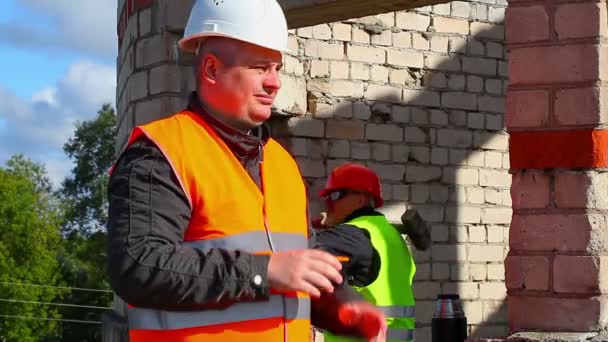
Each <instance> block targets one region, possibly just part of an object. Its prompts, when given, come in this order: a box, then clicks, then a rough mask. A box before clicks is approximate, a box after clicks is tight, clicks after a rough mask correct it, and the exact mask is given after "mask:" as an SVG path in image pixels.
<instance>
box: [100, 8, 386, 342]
mask: <svg viewBox="0 0 608 342" xmlns="http://www.w3.org/2000/svg"><path fill="white" fill-rule="evenodd" d="M179 46H180V48H181V49H182V50H184V51H188V52H192V53H195V54H196V62H195V63H196V64H195V71H196V81H197V89H196V91H195V92H193V94H192V95H191V97H190V103H189V105H188V108H187V109H185V110H184V111H182V112H179V113H176V114H173V115H171V116H169V117H167V118H164V119H160V120H157V121H154V122H151V123H149V124H145V125H142V126H139V127H136V128H135V129H134V130H133V131H132V133H131V136H130V138H129V141H128V144H127V147H126V148H125V150H124V151H123V152H122V154H121V156H120V158H119V159H118V161H117V163H116V165H115V166H114V167H113V170H112V175H111V178H110V183H109V189H108V192H109V202H110V208H109V222H108V233H109V243H108V260H109V278H110V283H111V285H112V287H113V288H114V290H115V291H116V293H117V294H118V295H119V296H120V297H121V298H123V299H124V300H125V301H126V302H127V303H129V308H128V310H127V311H128V312H127V313H128V322H129V334H130V339H131V341H132V342H138V341H146V342H149V341H189V342H193V341H206V342H208V341H296V342H299V341H307V342H308V340H309V339H310V324H311V320H312V321H313V323H314V322H318V324H319V325H321V326H322V327H324V328H328V329H330V330H332V329H334V330H336V331H340V332H341V333H345V334H350V335H353V336H362V337H367V338H368V340H383V339H384V334H385V330H386V326H385V323H384V316H383V315H382V313H381V312H380V311H378V310H377V309H376V308H375V307H374V306H372V305H369V304H366V303H365V302H364V301H362V300H359V298H358V297H352V296H350V295H352V293H353V292H350V291H349V288H348V287H345V286H344V285H343V284H342V281H343V279H342V275H341V274H340V271H341V267H342V266H341V263H340V262H339V261H338V260H337V259H336V258H335V257H334V256H332V255H331V254H329V253H326V252H323V251H319V250H313V249H309V248H308V241H307V237H308V236H307V234H308V225H307V205H306V194H305V188H304V183H303V181H302V178H301V175H300V173H299V171H298V167H297V165H296V163H295V162H294V160H293V159H292V158H291V156H290V155H289V154H288V153H287V152H286V151H285V150H284V149H283V148H282V147H281V146H280V145H279V144H278V143H277V142H276V141H274V140H273V139H272V138H270V137H269V133H268V129H267V128H265V126H263V125H262V124H263V123H264V121H266V120H267V119H268V118H269V117H270V115H271V106H272V103H273V101H274V99H275V97H276V95H277V92H278V91H279V88H280V86H281V82H280V79H279V70H280V68H281V66H282V63H281V61H282V52H283V51H285V50H286V47H287V25H286V20H285V17H284V14H283V12H282V10H281V8H280V6H279V5H278V4H277V2H276V1H275V0H247V1H235V0H199V1H197V2H196V3H195V5H194V8H193V9H192V12H191V14H190V19H189V21H188V24H187V26H186V30H185V34H184V38H183V39H182V40H180V42H179ZM321 296H323V298H324V302H323V304H327V303H330V302H331V303H335V305H325V306H321V305H317V303H319V301H318V300H316V299H317V298H319V297H321ZM321 307H322V308H323V311H319V308H321ZM339 312H348V313H349V314H348V316H349V317H348V320H345V321H341V320H340V319H339V314H338V313H339ZM361 320H365V321H366V322H367V323H368V324H366V326H367V327H369V326H370V324H369V323H371V325H372V326H374V324H373V323H377V324H376V326H377V329H375V330H374V331H372V332H370V331H369V329H368V330H361V329H360V328H359V326H360V324H357V323H358V322H360V321H361Z"/></svg>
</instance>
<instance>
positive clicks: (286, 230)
mask: <svg viewBox="0 0 608 342" xmlns="http://www.w3.org/2000/svg"><path fill="white" fill-rule="evenodd" d="M142 134H143V135H145V136H146V137H148V138H149V139H150V140H151V141H153V142H154V143H155V144H156V146H158V147H159V149H160V150H161V152H162V153H163V155H164V156H165V157H166V159H167V160H168V161H169V163H170V164H171V167H172V169H173V172H174V173H175V174H176V176H177V179H178V181H179V183H180V185H181V187H182V189H183V190H184V193H185V194H186V196H187V198H188V201H189V202H190V207H191V208H192V215H191V219H190V223H189V226H188V230H187V231H186V233H185V239H184V240H185V241H184V245H185V246H189V247H192V248H198V249H202V250H209V249H210V248H224V249H229V250H236V249H238V250H242V251H246V252H249V253H254V254H255V253H272V252H276V251H285V250H291V249H299V248H306V247H307V241H308V240H307V234H308V228H307V218H306V212H307V210H306V192H305V187H304V183H303V181H302V177H301V175H300V172H299V170H298V167H297V165H296V163H295V161H294V160H293V158H292V157H291V156H290V155H289V153H287V151H285V150H284V149H283V148H282V147H281V146H280V145H279V144H278V143H277V142H276V141H275V140H272V139H270V140H269V141H268V142H267V144H266V145H265V146H264V155H263V162H262V163H261V166H260V167H261V170H260V176H261V181H262V189H263V191H260V188H259V187H258V186H257V185H256V184H255V182H254V181H253V180H252V179H251V177H250V176H249V174H248V173H247V171H246V170H245V169H244V168H243V167H242V165H241V164H240V162H239V161H238V160H237V158H236V157H235V156H234V154H233V153H232V151H231V150H230V149H229V148H228V146H226V144H225V143H224V142H223V141H222V140H221V138H220V137H218V136H217V134H216V133H215V131H214V130H213V129H212V128H211V127H209V125H208V123H206V122H205V121H204V120H203V119H202V118H201V117H200V116H198V115H197V114H195V113H193V112H190V111H184V112H180V113H177V114H174V115H173V116H170V117H168V118H164V119H161V120H158V121H155V122H152V123H149V124H146V125H143V126H139V127H136V128H135V129H134V130H133V132H132V133H131V136H130V138H129V142H128V145H129V144H131V143H133V142H134V141H135V140H137V139H138V138H139V137H140V136H141V135H142ZM128 145H127V146H128ZM271 293H273V292H272V291H271ZM127 316H128V321H129V335H130V340H131V342H153V341H171V342H173V341H188V342H194V341H205V342H214V341H250V342H253V341H289V342H300V341H301V342H309V341H310V298H308V296H307V295H305V294H301V293H295V292H294V293H288V294H277V293H274V294H271V296H270V299H269V300H267V301H257V302H237V303H235V304H232V305H231V306H229V307H228V308H226V309H220V310H201V311H167V310H153V309H144V308H137V307H133V306H131V305H130V306H129V308H128V309H127Z"/></svg>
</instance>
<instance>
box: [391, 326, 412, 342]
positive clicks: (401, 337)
mask: <svg viewBox="0 0 608 342" xmlns="http://www.w3.org/2000/svg"><path fill="white" fill-rule="evenodd" d="M386 340H387V341H413V340H414V330H410V329H396V328H388V329H387V331H386Z"/></svg>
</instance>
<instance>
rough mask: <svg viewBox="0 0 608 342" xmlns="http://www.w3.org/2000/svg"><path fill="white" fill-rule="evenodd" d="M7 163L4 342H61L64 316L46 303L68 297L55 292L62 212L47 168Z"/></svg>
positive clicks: (2, 191)
mask: <svg viewBox="0 0 608 342" xmlns="http://www.w3.org/2000/svg"><path fill="white" fill-rule="evenodd" d="M7 164H8V167H6V168H2V167H0V293H1V295H0V298H2V301H0V315H2V316H1V317H0V340H6V341H20V342H30V341H32V342H34V341H41V340H53V339H55V340H56V339H57V336H58V332H59V329H58V324H57V322H56V321H54V319H57V318H59V317H60V315H59V312H58V309H57V307H56V306H52V305H47V304H44V303H49V302H53V301H56V300H57V299H60V298H61V297H62V295H64V293H63V292H62V291H61V290H60V289H58V288H55V287H53V285H58V284H60V281H61V279H60V272H59V263H58V261H57V258H56V257H57V250H58V249H59V244H60V233H59V227H60V217H59V212H58V210H57V208H56V205H55V204H56V202H53V201H52V196H51V195H50V193H49V192H48V190H49V189H50V187H49V184H50V183H49V182H48V178H47V177H46V171H45V169H44V166H42V165H39V164H36V163H33V162H32V161H30V160H28V159H26V158H25V157H23V156H21V155H19V156H15V157H13V158H12V159H11V160H10V161H9V162H8V163H7ZM15 283H16V284H20V285H16V284H15ZM23 284H45V285H50V286H48V287H46V286H43V287H40V286H25V285H23ZM34 318H37V319H34ZM44 319H47V320H44Z"/></svg>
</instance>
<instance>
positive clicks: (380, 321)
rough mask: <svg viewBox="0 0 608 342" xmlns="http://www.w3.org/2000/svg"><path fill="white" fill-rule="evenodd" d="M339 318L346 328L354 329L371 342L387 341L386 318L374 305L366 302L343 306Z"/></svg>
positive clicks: (339, 310) (339, 311)
mask: <svg viewBox="0 0 608 342" xmlns="http://www.w3.org/2000/svg"><path fill="white" fill-rule="evenodd" d="M338 316H339V318H340V321H341V322H342V324H344V325H345V326H346V327H353V328H354V329H355V331H357V333H358V335H360V336H363V337H365V338H367V340H368V341H369V342H380V341H386V329H387V328H386V317H385V316H384V313H383V312H382V311H380V310H378V308H376V307H375V306H374V305H371V304H369V303H366V302H361V301H357V302H350V303H346V304H342V305H341V306H340V308H339V309H338Z"/></svg>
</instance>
